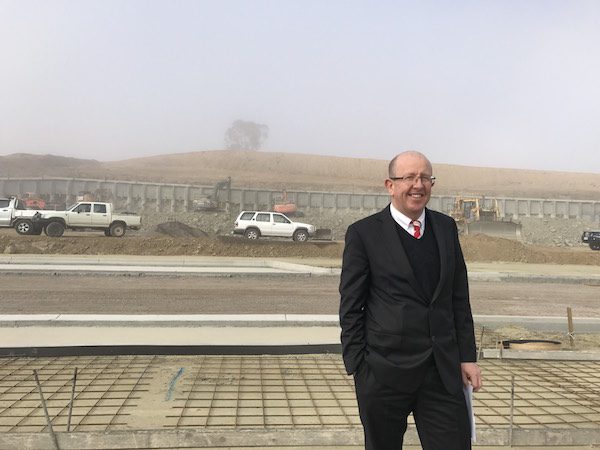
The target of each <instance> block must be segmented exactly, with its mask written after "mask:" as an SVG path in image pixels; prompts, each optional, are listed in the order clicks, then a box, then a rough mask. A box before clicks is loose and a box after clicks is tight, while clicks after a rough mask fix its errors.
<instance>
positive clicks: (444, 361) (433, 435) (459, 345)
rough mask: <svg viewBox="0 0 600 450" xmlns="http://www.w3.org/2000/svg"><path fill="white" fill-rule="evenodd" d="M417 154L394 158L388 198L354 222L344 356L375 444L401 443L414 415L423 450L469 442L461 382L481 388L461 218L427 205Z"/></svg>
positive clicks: (343, 306) (343, 312)
mask: <svg viewBox="0 0 600 450" xmlns="http://www.w3.org/2000/svg"><path fill="white" fill-rule="evenodd" d="M432 174H433V171H432V167H431V163H430V162H429V160H428V159H427V158H426V157H425V155H423V154H421V153H419V152H412V151H410V152H404V153H400V154H399V155H397V156H396V157H395V158H394V159H393V160H392V161H391V162H390V165H389V178H388V179H387V180H385V186H386V188H387V190H388V192H389V194H390V196H391V204H390V205H389V206H388V207H386V208H385V209H384V210H383V211H380V212H379V213H377V214H374V215H372V216H370V217H367V218H365V219H362V220H359V221H358V222H356V223H354V224H352V225H351V226H350V227H349V228H348V231H347V233H346V246H345V249H344V259H343V264H342V276H341V281H340V294H341V302H340V324H341V327H342V336H341V338H342V353H343V358H344V364H345V366H346V371H347V372H348V374H349V375H350V374H353V375H354V382H355V386H356V397H357V400H358V407H359V412H360V419H361V422H362V424H363V427H364V431H365V448H366V449H369V450H384V449H394V450H396V449H401V448H402V442H403V437H404V433H405V431H406V426H407V424H406V419H407V416H408V415H409V414H410V413H411V412H412V413H413V416H414V419H415V423H416V426H417V431H418V433H419V438H420V440H421V444H422V446H423V449H424V450H467V449H470V448H471V441H470V419H469V417H468V414H467V409H466V405H465V398H464V393H463V385H464V386H466V385H467V384H471V385H472V387H473V390H475V391H477V390H479V388H480V387H481V371H480V370H479V367H478V366H477V364H476V362H475V361H476V350H475V336H474V330H473V317H472V314H471V306H470V304H469V288H468V284H467V269H466V266H465V262H464V259H463V255H462V251H461V248H460V244H459V241H458V232H457V228H456V224H455V222H454V220H453V219H452V218H450V217H448V216H446V215H444V214H441V213H438V212H435V211H431V210H429V209H427V208H425V206H426V205H427V202H428V201H429V198H430V196H431V188H432V186H433V184H434V182H435V177H433V176H432Z"/></svg>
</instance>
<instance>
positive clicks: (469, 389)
mask: <svg viewBox="0 0 600 450" xmlns="http://www.w3.org/2000/svg"><path fill="white" fill-rule="evenodd" d="M463 393H464V394H465V402H466V403H467V413H468V415H469V421H470V422H471V442H472V443H473V444H474V443H475V442H477V433H476V431H475V412H474V411H473V386H471V385H470V384H468V385H466V386H464V387H463Z"/></svg>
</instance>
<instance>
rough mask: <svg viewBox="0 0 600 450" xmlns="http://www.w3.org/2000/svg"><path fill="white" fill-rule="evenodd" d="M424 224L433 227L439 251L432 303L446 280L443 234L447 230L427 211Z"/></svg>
mask: <svg viewBox="0 0 600 450" xmlns="http://www.w3.org/2000/svg"><path fill="white" fill-rule="evenodd" d="M425 226H426V227H427V226H431V228H432V229H433V233H434V235H435V240H436V242H437V245H438V250H439V252H440V280H439V282H438V285H437V286H436V288H435V291H434V292H433V298H432V299H431V303H433V302H435V300H436V299H437V298H438V296H439V295H440V292H441V290H442V286H444V284H445V282H446V278H447V276H448V274H447V268H448V250H447V248H446V239H445V237H446V236H445V234H446V233H447V230H444V229H443V228H442V227H441V226H440V223H439V222H438V220H437V218H436V217H435V216H434V215H433V214H429V213H427V224H426V225H425ZM426 232H427V231H426Z"/></svg>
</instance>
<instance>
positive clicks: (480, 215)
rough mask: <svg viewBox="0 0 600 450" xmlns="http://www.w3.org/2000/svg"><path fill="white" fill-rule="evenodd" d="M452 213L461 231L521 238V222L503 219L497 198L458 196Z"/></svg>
mask: <svg viewBox="0 0 600 450" xmlns="http://www.w3.org/2000/svg"><path fill="white" fill-rule="evenodd" d="M450 215H451V216H452V217H453V218H454V220H456V225H457V226H458V231H459V233H463V234H476V233H479V234H486V235H489V236H496V237H503V238H508V239H517V240H521V224H520V223H516V222H513V221H511V220H506V219H503V218H502V215H501V214H500V208H499V207H498V200H497V199H495V198H486V197H462V196H458V197H456V199H455V200H454V209H453V210H452V211H451V212H450Z"/></svg>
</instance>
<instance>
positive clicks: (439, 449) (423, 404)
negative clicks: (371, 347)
mask: <svg viewBox="0 0 600 450" xmlns="http://www.w3.org/2000/svg"><path fill="white" fill-rule="evenodd" d="M428 364H429V367H428V368H427V370H426V372H425V376H424V377H423V381H422V383H421V384H420V386H419V387H418V389H417V390H416V391H414V392H412V393H405V392H400V391H398V390H396V389H394V388H392V387H389V386H386V385H384V384H382V383H379V382H378V381H377V380H376V379H375V376H374V374H373V372H372V371H371V369H370V368H369V366H368V364H367V362H363V363H362V364H361V365H360V367H359V369H358V371H357V372H356V373H355V374H354V383H355V387H356V398H357V400H358V408H359V412H360V420H361V422H362V424H363V428H364V431H365V449H367V450H399V449H402V443H403V439H404V433H405V431H406V427H407V417H408V415H409V414H410V413H411V412H412V413H413V417H414V419H415V424H416V426H417V432H418V434H419V439H420V440H421V445H422V447H423V450H469V449H471V429H470V420H469V417H468V412H467V407H466V403H465V398H464V394H463V391H462V390H459V392H458V393H457V394H455V395H451V394H449V393H448V391H447V390H446V388H445V387H444V385H443V383H442V380H441V379H440V376H439V373H438V370H437V368H436V367H435V363H434V362H433V360H430V362H429V363H428Z"/></svg>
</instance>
